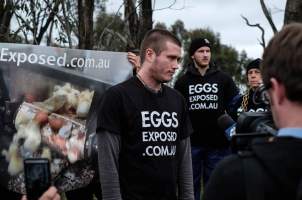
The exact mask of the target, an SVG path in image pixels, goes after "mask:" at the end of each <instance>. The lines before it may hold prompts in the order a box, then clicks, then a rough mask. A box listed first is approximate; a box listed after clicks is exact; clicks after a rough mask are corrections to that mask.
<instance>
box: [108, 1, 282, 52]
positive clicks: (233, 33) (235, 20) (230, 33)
mask: <svg viewBox="0 0 302 200" xmlns="http://www.w3.org/2000/svg"><path fill="white" fill-rule="evenodd" d="M174 1H175V0H157V1H156V0H154V1H153V3H154V2H155V4H154V5H155V6H154V10H155V11H154V13H153V21H154V24H155V23H157V22H164V23H165V24H166V25H167V26H168V27H169V26H170V25H171V24H173V23H174V22H175V21H176V20H177V19H180V20H182V21H183V22H184V25H185V28H186V29H189V30H190V29H194V28H207V27H209V28H210V29H212V30H213V31H214V32H215V33H219V34H220V39H221V42H222V43H223V44H227V45H230V46H232V47H234V48H235V49H236V50H237V51H239V52H240V51H242V50H245V51H246V52H247V54H248V56H249V57H251V58H257V57H261V56H262V52H263V49H262V47H261V46H260V44H259V42H258V40H260V39H261V31H260V30H259V29H258V28H254V27H249V26H247V25H246V23H245V21H244V20H243V19H242V18H241V15H243V16H245V17H247V18H248V19H249V21H250V23H251V24H255V23H260V25H261V26H262V27H263V28H264V29H265V38H266V42H268V41H269V39H270V38H271V37H272V35H273V32H272V30H271V28H270V26H269V24H268V22H267V20H266V19H265V16H264V14H263V13H262V10H261V6H260V1H259V0H176V2H177V3H176V4H174V5H173V6H172V8H167V9H162V8H166V7H168V6H170V5H171V4H172V3H173V2H174ZM265 2H266V4H267V7H268V9H270V10H271V13H272V16H273V20H274V22H275V25H276V26H277V29H278V30H279V29H280V28H281V27H282V25H283V16H284V10H285V3H286V0H266V1H265ZM121 4H122V0H108V3H107V11H110V12H116V11H117V10H118V8H119V6H120V5H121ZM121 10H123V8H122V9H121Z"/></svg>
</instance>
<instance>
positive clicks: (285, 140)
mask: <svg viewBox="0 0 302 200" xmlns="http://www.w3.org/2000/svg"><path fill="white" fill-rule="evenodd" d="M252 152H253V155H252V158H251V159H253V160H254V161H255V160H257V161H258V162H259V163H260V164H261V166H262V167H263V168H264V173H265V176H263V178H259V179H258V180H256V181H257V182H258V183H257V184H256V186H254V188H252V189H253V191H255V192H254V193H257V191H258V192H261V191H264V196H265V199H272V200H278V199H280V200H281V199H295V196H296V193H297V185H298V183H299V182H300V180H301V177H302V170H301V169H302V159H301V158H302V139H296V138H292V137H275V138H272V137H270V138H262V139H256V140H255V141H254V142H253V145H252ZM243 166H244V164H243V157H242V156H240V155H231V156H228V157H226V158H225V159H224V160H222V161H221V162H220V163H219V164H218V165H217V167H216V168H215V170H214V172H213V173H212V176H211V178H210V181H209V182H208V185H207V188H206V190H205V196H204V199H205V200H216V199H217V200H218V199H224V200H237V199H238V200H239V199H240V200H244V199H247V198H246V195H247V187H251V185H249V186H248V185H247V184H246V182H250V181H251V180H252V179H253V178H254V177H252V176H253V175H252V172H251V170H254V168H250V169H248V170H249V171H250V173H246V171H244V167H243ZM256 173H257V171H256ZM253 174H254V173H253ZM266 176H267V177H269V178H267V177H266ZM265 177H266V178H265ZM246 179H247V180H246ZM300 183H301V182H300Z"/></svg>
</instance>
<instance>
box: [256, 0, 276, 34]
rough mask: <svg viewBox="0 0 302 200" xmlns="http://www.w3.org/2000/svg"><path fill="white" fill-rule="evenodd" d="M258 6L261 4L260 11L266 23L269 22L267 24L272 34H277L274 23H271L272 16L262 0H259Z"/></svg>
mask: <svg viewBox="0 0 302 200" xmlns="http://www.w3.org/2000/svg"><path fill="white" fill-rule="evenodd" d="M260 4H261V8H262V11H263V13H264V15H265V17H266V19H267V21H268V22H269V24H270V26H271V28H272V30H273V32H274V33H277V32H278V31H277V28H276V26H275V24H274V22H273V19H272V15H271V13H270V12H269V11H268V9H267V7H266V5H265V3H264V0H260Z"/></svg>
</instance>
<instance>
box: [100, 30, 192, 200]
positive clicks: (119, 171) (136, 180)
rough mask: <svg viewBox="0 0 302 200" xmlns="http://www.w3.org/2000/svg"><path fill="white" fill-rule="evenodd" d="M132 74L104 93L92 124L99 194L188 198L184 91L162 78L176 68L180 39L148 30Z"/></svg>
mask: <svg viewBox="0 0 302 200" xmlns="http://www.w3.org/2000/svg"><path fill="white" fill-rule="evenodd" d="M140 51H141V52H140V53H141V55H140V57H141V63H142V66H141V69H140V71H139V72H138V73H137V75H136V76H135V77H133V78H131V79H129V80H127V81H125V82H123V83H120V84H118V85H116V86H113V87H111V88H110V89H109V90H108V91H107V92H106V93H105V94H104V96H103V99H102V102H101V108H100V113H99V117H98V119H99V122H98V128H97V132H98V134H97V137H98V148H99V174H100V181H101V186H102V194H103V200H106V199H114V200H117V199H123V200H133V199H137V200H148V199H150V200H153V199H154V200H155V199H156V200H161V199H162V200H176V199H193V181H192V165H191V153H190V139H189V136H190V134H191V132H192V128H191V124H190V122H189V118H188V114H187V111H186V109H185V101H184V99H183V97H182V96H181V95H180V94H179V93H178V92H177V91H175V90H174V89H172V88H169V87H168V86H165V85H164V84H163V83H165V82H168V81H170V80H171V78H172V76H173V74H174V72H175V70H176V69H177V68H178V60H179V58H180V55H181V43H180V42H179V40H178V39H177V38H176V37H175V36H174V35H173V34H171V33H170V32H168V31H166V30H160V29H153V30H151V31H149V32H148V33H147V34H146V36H145V38H144V40H143V41H142V44H141V50H140Z"/></svg>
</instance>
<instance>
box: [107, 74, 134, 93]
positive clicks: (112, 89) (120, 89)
mask: <svg viewBox="0 0 302 200" xmlns="http://www.w3.org/2000/svg"><path fill="white" fill-rule="evenodd" d="M133 83H134V78H133V77H132V78H130V79H127V80H125V81H123V82H121V83H118V84H116V85H113V86H111V87H109V89H108V90H107V93H110V92H111V93H121V92H123V91H124V90H125V89H126V88H128V87H129V86H130V85H132V84H133Z"/></svg>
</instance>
